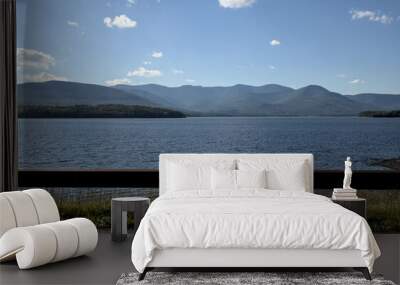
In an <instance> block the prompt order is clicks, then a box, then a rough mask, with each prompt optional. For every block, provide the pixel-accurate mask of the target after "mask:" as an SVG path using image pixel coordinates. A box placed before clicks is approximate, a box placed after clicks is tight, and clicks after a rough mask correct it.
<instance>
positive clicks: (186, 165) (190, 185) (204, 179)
mask: <svg viewBox="0 0 400 285" xmlns="http://www.w3.org/2000/svg"><path fill="white" fill-rule="evenodd" d="M235 165H236V161H221V160H218V161H212V162H204V161H201V162H199V161H195V162H193V161H190V160H177V161H169V162H168V163H167V165H166V167H167V179H166V184H167V191H185V190H211V168H216V169H234V168H235Z"/></svg>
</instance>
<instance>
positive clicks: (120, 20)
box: [104, 15, 137, 29]
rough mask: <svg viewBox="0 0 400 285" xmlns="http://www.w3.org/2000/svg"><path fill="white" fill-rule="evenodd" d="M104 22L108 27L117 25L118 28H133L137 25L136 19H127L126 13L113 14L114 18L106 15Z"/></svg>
mask: <svg viewBox="0 0 400 285" xmlns="http://www.w3.org/2000/svg"><path fill="white" fill-rule="evenodd" d="M104 24H105V25H106V26H107V27H109V28H113V27H117V28H119V29H127V28H134V27H136V25H137V23H136V21H134V20H131V19H129V17H128V16H126V15H120V16H115V17H114V19H111V18H110V17H106V18H104Z"/></svg>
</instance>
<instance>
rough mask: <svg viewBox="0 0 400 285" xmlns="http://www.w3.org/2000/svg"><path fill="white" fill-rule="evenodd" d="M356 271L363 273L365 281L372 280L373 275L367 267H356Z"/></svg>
mask: <svg viewBox="0 0 400 285" xmlns="http://www.w3.org/2000/svg"><path fill="white" fill-rule="evenodd" d="M354 269H355V270H357V271H361V273H362V274H363V275H364V277H365V279H367V280H372V278H371V274H369V270H368V268H367V267H355V268H354Z"/></svg>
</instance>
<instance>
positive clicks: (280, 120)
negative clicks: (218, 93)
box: [19, 117, 400, 169]
mask: <svg viewBox="0 0 400 285" xmlns="http://www.w3.org/2000/svg"><path fill="white" fill-rule="evenodd" d="M19 143H20V146H19V162H20V167H21V168H158V155H159V154H160V153H169V152H176V153H179V152H187V153H192V152H193V153H214V152H225V153H282V152H289V153H295V152H298V153H313V154H314V157H315V168H317V169H342V168H343V161H344V160H345V158H346V156H351V157H352V159H353V161H354V164H353V166H354V168H355V169H379V167H376V166H370V165H369V162H370V161H371V160H373V159H383V158H388V159H389V158H396V157H400V118H363V117H211V118H184V119H20V120H19Z"/></svg>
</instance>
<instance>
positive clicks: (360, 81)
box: [349, 78, 365, 84]
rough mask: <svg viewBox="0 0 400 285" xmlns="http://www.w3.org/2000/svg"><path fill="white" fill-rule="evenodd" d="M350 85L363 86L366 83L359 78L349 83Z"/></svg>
mask: <svg viewBox="0 0 400 285" xmlns="http://www.w3.org/2000/svg"><path fill="white" fill-rule="evenodd" d="M349 83H350V84H363V83H365V81H364V80H362V79H358V78H357V79H353V80H351V81H349Z"/></svg>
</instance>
